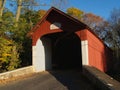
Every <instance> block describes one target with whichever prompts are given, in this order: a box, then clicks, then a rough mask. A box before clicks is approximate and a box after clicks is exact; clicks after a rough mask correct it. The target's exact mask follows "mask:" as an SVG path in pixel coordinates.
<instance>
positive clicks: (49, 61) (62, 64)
mask: <svg viewBox="0 0 120 90" xmlns="http://www.w3.org/2000/svg"><path fill="white" fill-rule="evenodd" d="M41 41H42V43H43V46H44V51H45V52H44V53H45V68H46V70H50V69H80V70H81V69H82V57H81V41H80V39H79V37H78V36H77V35H76V34H75V33H68V32H58V33H53V34H47V35H44V36H42V37H41Z"/></svg>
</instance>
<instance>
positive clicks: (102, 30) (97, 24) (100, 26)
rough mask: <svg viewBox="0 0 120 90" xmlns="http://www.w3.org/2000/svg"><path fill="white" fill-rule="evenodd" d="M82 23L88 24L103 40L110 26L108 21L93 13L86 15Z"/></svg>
mask: <svg viewBox="0 0 120 90" xmlns="http://www.w3.org/2000/svg"><path fill="white" fill-rule="evenodd" d="M82 21H83V22H84V23H85V24H87V25H88V26H89V27H90V28H91V29H92V30H93V31H94V32H95V33H96V34H97V35H98V36H99V37H100V38H101V39H103V38H104V36H105V34H106V29H107V28H106V27H107V26H108V22H107V21H105V20H104V19H103V18H101V17H100V16H97V15H94V14H92V13H85V14H84V15H83V17H82Z"/></svg>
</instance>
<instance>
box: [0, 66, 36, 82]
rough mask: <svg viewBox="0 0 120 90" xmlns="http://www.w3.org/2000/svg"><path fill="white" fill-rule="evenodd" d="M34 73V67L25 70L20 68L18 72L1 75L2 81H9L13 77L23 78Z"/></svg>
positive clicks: (13, 71)
mask: <svg viewBox="0 0 120 90" xmlns="http://www.w3.org/2000/svg"><path fill="white" fill-rule="evenodd" d="M33 72H34V68H33V66H27V67H24V68H19V69H16V70H12V71H8V72H5V73H0V80H3V79H9V78H12V77H17V76H22V75H26V74H30V73H33Z"/></svg>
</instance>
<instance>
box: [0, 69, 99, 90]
mask: <svg viewBox="0 0 120 90" xmlns="http://www.w3.org/2000/svg"><path fill="white" fill-rule="evenodd" d="M0 90H98V89H97V88H95V86H94V85H92V83H91V82H90V81H89V80H88V79H87V78H86V77H84V75H83V74H82V73H81V72H80V71H79V70H64V71H63V70H62V71H60V70H59V71H58V70H57V71H49V72H42V73H38V74H35V75H33V76H31V77H28V78H26V79H23V80H18V81H14V82H9V83H8V84H5V85H0Z"/></svg>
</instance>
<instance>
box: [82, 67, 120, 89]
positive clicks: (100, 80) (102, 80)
mask: <svg viewBox="0 0 120 90" xmlns="http://www.w3.org/2000/svg"><path fill="white" fill-rule="evenodd" d="M83 73H84V75H85V76H86V77H87V78H88V79H89V80H90V81H91V82H92V83H93V84H95V85H96V86H97V87H98V88H99V89H100V90H120V82H118V81H117V80H115V79H113V78H112V77H110V76H109V75H107V74H105V73H104V72H101V71H100V70H98V69H97V68H95V67H92V66H87V65H85V66H83Z"/></svg>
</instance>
